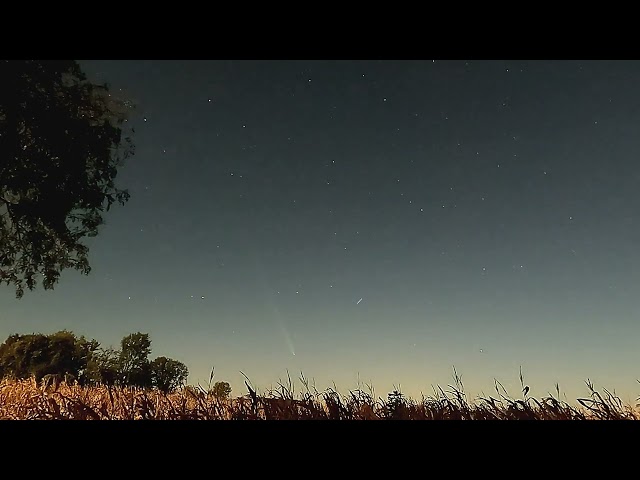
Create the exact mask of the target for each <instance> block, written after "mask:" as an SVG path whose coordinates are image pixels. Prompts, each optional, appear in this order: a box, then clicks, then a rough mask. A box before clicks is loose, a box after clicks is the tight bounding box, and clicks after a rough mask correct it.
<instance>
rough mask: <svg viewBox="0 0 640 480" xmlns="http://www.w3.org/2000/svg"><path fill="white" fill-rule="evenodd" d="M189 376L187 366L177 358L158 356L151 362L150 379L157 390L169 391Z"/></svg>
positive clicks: (184, 381)
mask: <svg viewBox="0 0 640 480" xmlns="http://www.w3.org/2000/svg"><path fill="white" fill-rule="evenodd" d="M188 376H189V370H188V369H187V366H186V365H185V364H184V363H182V362H179V361H177V360H173V359H171V358H167V357H158V358H156V359H155V360H154V361H153V362H151V381H152V384H153V386H154V387H156V388H157V389H158V390H160V391H162V392H165V393H169V392H171V391H173V390H175V389H176V388H178V387H180V386H181V385H184V384H185V383H186V381H187V377H188Z"/></svg>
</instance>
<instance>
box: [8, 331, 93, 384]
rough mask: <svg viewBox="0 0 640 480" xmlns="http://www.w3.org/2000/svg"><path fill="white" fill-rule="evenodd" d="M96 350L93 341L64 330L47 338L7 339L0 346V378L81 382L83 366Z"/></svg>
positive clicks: (20, 336) (26, 336)
mask: <svg viewBox="0 0 640 480" xmlns="http://www.w3.org/2000/svg"><path fill="white" fill-rule="evenodd" d="M98 346H99V344H98V342H97V341H95V340H90V341H89V340H86V339H85V338H84V337H76V336H75V335H74V334H73V333H71V332H68V331H65V330H63V331H60V332H56V333H53V334H51V335H43V334H39V333H34V334H28V335H18V334H15V335H10V336H9V337H8V338H7V340H6V341H5V342H4V343H3V344H2V345H0V374H2V376H3V377H4V376H10V377H14V378H28V377H30V376H34V377H35V378H36V380H37V381H40V380H41V379H42V378H43V377H44V376H45V375H60V376H64V375H65V374H67V375H73V377H75V378H76V379H78V381H79V382H83V381H84V380H85V378H86V373H87V372H86V369H87V364H88V363H89V360H90V358H91V356H92V354H93V352H94V351H95V350H96V349H97V348H98Z"/></svg>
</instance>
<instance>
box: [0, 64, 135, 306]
mask: <svg viewBox="0 0 640 480" xmlns="http://www.w3.org/2000/svg"><path fill="white" fill-rule="evenodd" d="M130 108H131V105H130V104H128V103H127V102H123V101H119V100H116V99H115V98H114V97H112V96H111V94H110V93H109V87H108V85H97V84H94V83H91V82H90V81H88V80H87V77H86V75H85V74H84V73H83V72H82V71H81V69H80V67H79V65H78V64H77V63H76V62H75V61H72V60H68V61H67V60H60V61H58V60H56V61H34V60H27V61H16V60H0V282H2V283H6V284H7V285H14V286H15V288H16V296H17V297H18V298H20V297H22V295H23V294H24V290H25V287H26V288H28V289H29V290H33V288H34V287H35V285H36V284H37V279H38V278H42V285H43V287H44V288H45V289H52V288H53V287H54V285H55V283H56V282H57V281H58V278H59V276H60V273H61V271H62V270H64V269H68V268H72V269H76V270H79V271H81V272H82V273H84V274H88V273H89V272H90V266H89V262H88V258H87V255H88V248H87V246H86V245H84V244H83V243H82V240H83V239H84V238H85V237H91V236H95V235H97V233H98V227H99V226H100V225H101V224H102V223H103V222H104V220H103V213H104V212H105V210H108V209H109V208H110V207H111V205H112V204H113V203H115V202H119V203H121V204H124V203H125V202H126V201H127V200H128V199H129V194H128V192H127V191H126V190H120V189H117V188H116V187H115V184H114V179H115V177H116V174H117V171H118V167H119V166H121V165H122V162H123V161H124V160H125V159H126V158H127V157H129V156H130V155H132V154H133V153H134V147H133V144H132V141H131V138H130V137H126V138H124V139H123V131H122V127H123V124H124V122H125V121H126V120H127V116H128V113H129V111H130Z"/></svg>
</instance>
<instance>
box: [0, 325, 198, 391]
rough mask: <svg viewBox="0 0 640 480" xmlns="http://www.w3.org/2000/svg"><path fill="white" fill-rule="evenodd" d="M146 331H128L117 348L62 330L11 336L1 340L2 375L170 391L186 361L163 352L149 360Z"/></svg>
mask: <svg viewBox="0 0 640 480" xmlns="http://www.w3.org/2000/svg"><path fill="white" fill-rule="evenodd" d="M150 354H151V340H150V339H149V334H147V333H140V332H137V333H132V334H130V335H127V336H126V337H124V338H123V339H122V341H121V342H120V349H119V350H115V349H113V348H111V347H109V348H102V347H101V346H100V343H99V342H97V341H96V340H87V339H86V338H85V337H83V336H80V337H77V336H76V335H75V334H74V333H72V332H69V331H66V330H62V331H59V332H56V333H52V334H50V335H43V334H40V333H33V334H27V335H18V334H15V335H10V336H9V337H8V338H7V339H6V340H5V342H4V343H3V344H2V345H0V376H1V377H3V378H5V377H6V378H15V379H25V378H30V377H35V379H36V381H37V382H38V383H40V382H41V381H42V380H43V379H44V378H45V377H47V376H54V377H56V378H58V379H61V378H65V379H66V380H67V381H71V380H73V381H77V382H78V384H80V385H83V386H85V385H117V386H135V387H144V388H157V389H158V390H161V391H163V392H170V391H172V390H175V389H176V388H178V387H179V386H182V385H184V384H185V383H186V381H187V376H188V375H189V370H188V369H187V367H186V365H185V364H184V363H182V362H179V361H177V360H173V359H171V358H167V357H157V358H155V359H154V360H152V361H150V360H149V355H150Z"/></svg>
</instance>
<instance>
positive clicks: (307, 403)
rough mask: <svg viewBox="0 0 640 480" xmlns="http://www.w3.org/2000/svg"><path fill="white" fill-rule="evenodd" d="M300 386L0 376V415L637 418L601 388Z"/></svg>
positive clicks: (98, 417)
mask: <svg viewBox="0 0 640 480" xmlns="http://www.w3.org/2000/svg"><path fill="white" fill-rule="evenodd" d="M302 381H303V385H304V386H305V391H304V393H300V394H298V395H295V394H294V388H293V385H292V384H291V381H290V380H289V383H288V384H287V385H283V384H279V388H278V389H277V390H271V391H269V392H267V393H266V394H259V393H257V392H256V391H255V390H254V389H253V388H252V387H251V386H250V385H249V384H247V389H248V392H249V393H248V395H246V396H244V397H239V398H235V399H220V398H216V397H215V396H213V395H212V394H211V393H209V392H208V391H207V389H205V388H203V387H200V386H198V387H192V386H189V387H185V388H182V389H180V390H178V391H176V392H173V393H169V394H164V393H161V392H159V391H157V390H151V389H147V390H143V389H136V388H130V387H107V386H91V387H82V386H79V385H77V384H74V385H68V384H66V383H64V382H62V383H60V384H59V385H45V384H40V385H38V384H37V383H36V382H35V380H34V379H28V380H7V379H4V380H2V381H0V419H4V420H7V419H15V420H23V419H24V420H63V419H65V420H138V419H141V420H143V419H147V420H153V419H155V420H306V419H309V420H382V419H390V420H591V419H593V420H636V419H638V413H637V411H636V410H635V409H634V408H633V407H632V406H630V405H624V404H623V403H622V401H621V400H620V399H619V398H618V397H617V396H616V395H614V394H612V393H611V392H609V391H608V390H606V389H604V390H603V393H602V394H601V393H599V392H597V391H596V390H595V389H594V387H593V385H591V384H590V383H589V382H587V386H588V387H589V389H590V392H591V395H590V397H589V398H581V399H577V401H576V404H575V405H570V404H569V403H567V402H565V401H561V400H560V399H559V397H560V392H559V390H558V395H557V396H549V397H545V398H540V399H536V398H533V397H529V396H528V395H527V394H526V391H525V390H526V388H525V389H523V392H522V393H523V394H522V397H521V398H520V399H515V398H511V397H510V396H509V395H508V394H507V392H506V390H504V388H502V389H500V387H501V385H500V384H499V383H497V382H496V389H495V391H496V395H495V397H494V396H489V397H486V398H478V399H476V400H475V401H468V400H467V397H466V394H465V393H464V388H463V386H462V383H461V382H460V381H459V378H458V377H457V376H456V382H454V383H455V384H454V385H449V386H448V387H447V388H446V389H442V388H440V387H438V388H436V389H435V390H436V391H435V393H434V395H433V396H430V397H423V398H421V399H420V400H419V401H418V400H414V399H411V398H405V397H404V396H403V395H401V394H400V393H398V392H392V393H390V394H388V395H387V398H386V399H383V398H377V399H376V398H374V396H373V395H372V393H370V392H369V393H368V392H365V391H362V390H356V391H351V392H349V393H348V394H346V395H341V394H339V393H338V392H337V391H335V390H333V389H328V390H326V391H323V392H318V391H317V390H316V389H315V388H312V389H309V388H308V384H307V383H306V382H305V380H304V377H302Z"/></svg>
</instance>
